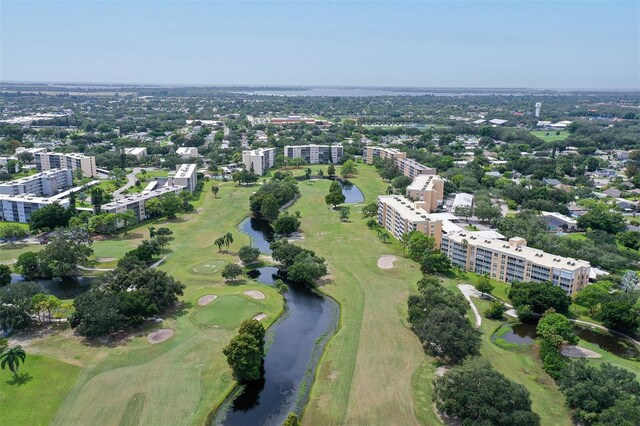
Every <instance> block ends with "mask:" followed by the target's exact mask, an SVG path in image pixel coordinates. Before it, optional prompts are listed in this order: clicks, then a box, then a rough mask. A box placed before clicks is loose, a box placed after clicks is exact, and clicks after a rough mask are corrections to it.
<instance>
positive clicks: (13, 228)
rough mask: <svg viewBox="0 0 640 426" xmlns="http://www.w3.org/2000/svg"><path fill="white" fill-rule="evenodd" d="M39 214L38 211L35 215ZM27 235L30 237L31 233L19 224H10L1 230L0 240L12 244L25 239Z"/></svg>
mask: <svg viewBox="0 0 640 426" xmlns="http://www.w3.org/2000/svg"><path fill="white" fill-rule="evenodd" d="M37 212H38V211H37V210H36V211H35V212H34V214H35V213H37ZM27 235H29V232H27V230H26V229H24V228H23V227H22V226H20V225H18V224H17V223H8V224H6V225H5V226H3V227H2V228H0V238H2V239H5V240H9V241H10V242H11V244H13V243H15V241H16V240H21V239H23V238H24V237H26V236H27Z"/></svg>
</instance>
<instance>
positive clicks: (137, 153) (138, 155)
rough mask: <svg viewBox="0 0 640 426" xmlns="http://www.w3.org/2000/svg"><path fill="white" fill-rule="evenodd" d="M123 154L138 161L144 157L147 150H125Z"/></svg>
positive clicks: (142, 148)
mask: <svg viewBox="0 0 640 426" xmlns="http://www.w3.org/2000/svg"><path fill="white" fill-rule="evenodd" d="M124 153H125V154H126V155H133V156H134V157H136V158H137V159H138V160H139V159H141V158H142V157H144V156H145V155H147V148H145V147H135V148H125V149H124Z"/></svg>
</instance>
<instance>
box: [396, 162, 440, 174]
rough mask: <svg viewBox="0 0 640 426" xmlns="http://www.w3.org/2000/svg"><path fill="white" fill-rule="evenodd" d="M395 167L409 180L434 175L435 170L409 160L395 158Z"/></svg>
mask: <svg viewBox="0 0 640 426" xmlns="http://www.w3.org/2000/svg"><path fill="white" fill-rule="evenodd" d="M396 165H397V166H398V168H399V169H400V172H402V174H403V175H405V176H406V177H408V178H409V179H415V178H417V177H418V176H421V175H435V174H436V169H434V168H433V167H427V166H424V165H422V164H420V163H418V162H417V161H416V160H413V159H411V158H406V157H405V158H396Z"/></svg>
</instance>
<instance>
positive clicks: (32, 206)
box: [0, 194, 69, 223]
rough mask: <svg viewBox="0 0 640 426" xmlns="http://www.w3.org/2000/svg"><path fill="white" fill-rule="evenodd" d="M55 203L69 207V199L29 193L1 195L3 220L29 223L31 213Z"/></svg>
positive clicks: (0, 203)
mask: <svg viewBox="0 0 640 426" xmlns="http://www.w3.org/2000/svg"><path fill="white" fill-rule="evenodd" d="M53 203H58V204H60V205H61V206H62V207H69V199H68V198H65V199H52V198H42V197H34V196H32V195H29V194H20V195H0V206H1V207H2V210H1V212H0V214H2V218H1V219H2V220H6V221H8V222H21V223H27V222H29V219H30V218H31V214H32V213H33V212H34V211H36V210H38V209H41V208H42V207H45V206H48V205H50V204H53Z"/></svg>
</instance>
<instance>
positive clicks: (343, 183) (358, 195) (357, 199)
mask: <svg viewBox="0 0 640 426" xmlns="http://www.w3.org/2000/svg"><path fill="white" fill-rule="evenodd" d="M338 182H339V183H340V187H342V194H343V195H344V198H345V201H344V202H345V203H347V204H350V203H362V202H363V201H364V195H362V191H360V189H359V188H358V187H357V186H355V185H354V184H352V183H351V182H349V181H348V180H338Z"/></svg>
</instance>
